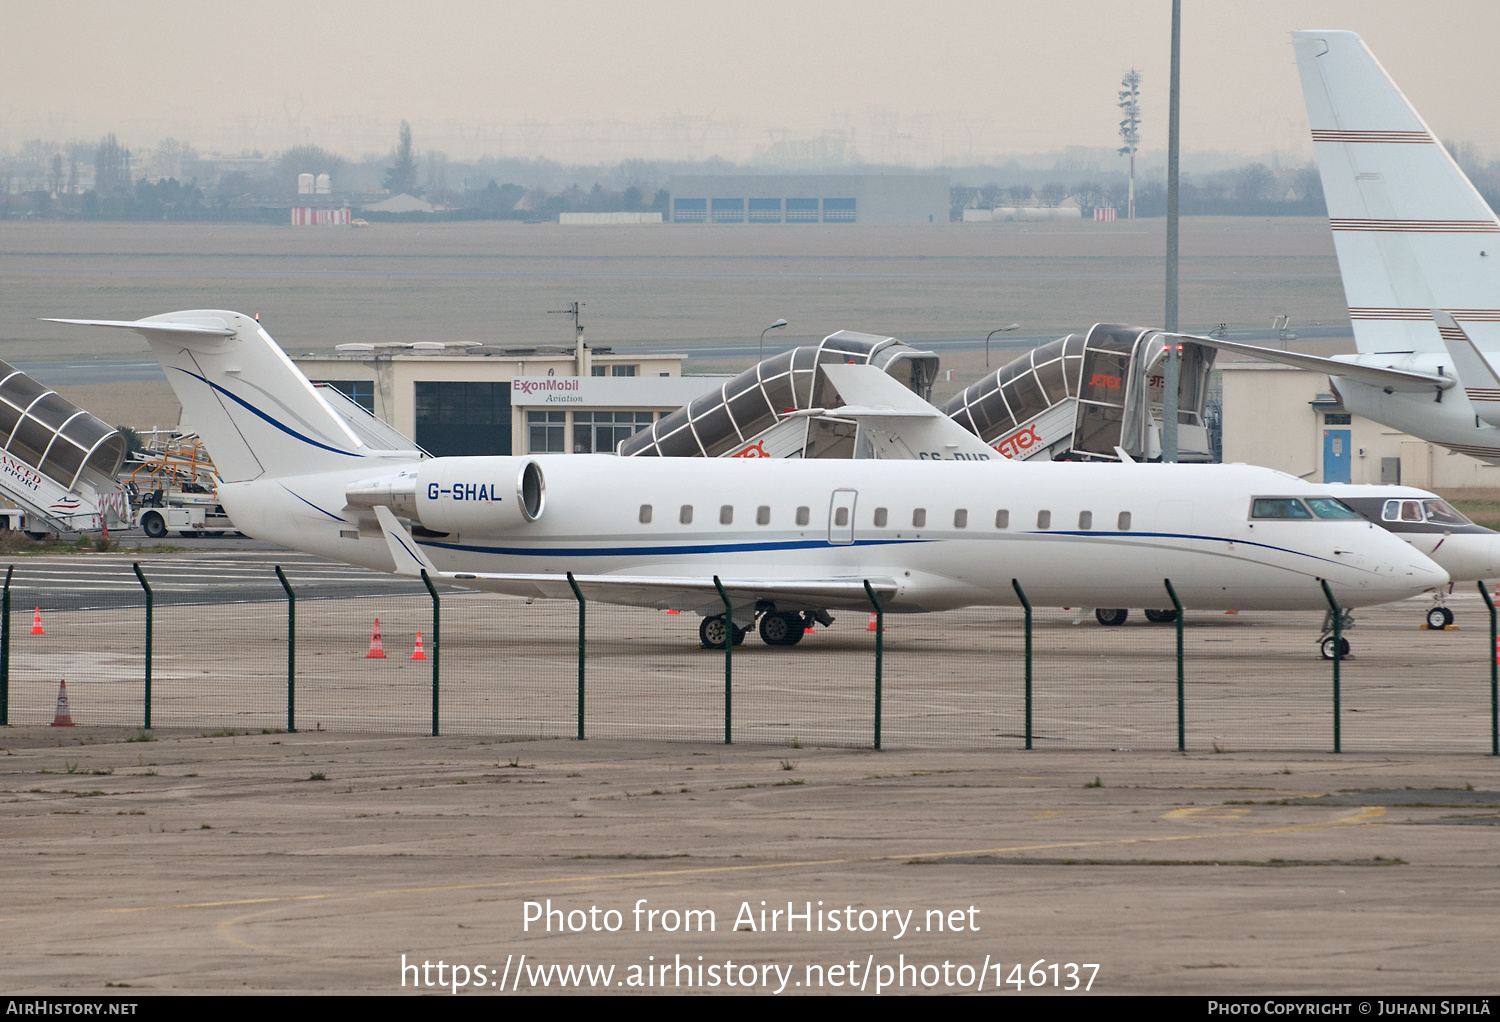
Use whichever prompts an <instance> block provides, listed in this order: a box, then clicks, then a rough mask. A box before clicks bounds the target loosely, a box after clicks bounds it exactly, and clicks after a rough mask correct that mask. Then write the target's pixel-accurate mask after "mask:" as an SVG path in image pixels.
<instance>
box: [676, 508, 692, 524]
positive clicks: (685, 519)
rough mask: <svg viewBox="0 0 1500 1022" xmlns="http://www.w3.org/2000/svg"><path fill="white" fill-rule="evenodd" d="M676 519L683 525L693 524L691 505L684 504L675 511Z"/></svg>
mask: <svg viewBox="0 0 1500 1022" xmlns="http://www.w3.org/2000/svg"><path fill="white" fill-rule="evenodd" d="M677 520H678V521H679V522H681V523H682V524H683V525H692V524H693V505H691V504H684V505H682V510H680V511H678V512H677Z"/></svg>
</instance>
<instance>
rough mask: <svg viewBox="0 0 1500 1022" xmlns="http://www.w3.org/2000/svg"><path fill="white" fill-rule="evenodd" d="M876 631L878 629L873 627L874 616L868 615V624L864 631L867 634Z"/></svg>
mask: <svg viewBox="0 0 1500 1022" xmlns="http://www.w3.org/2000/svg"><path fill="white" fill-rule="evenodd" d="M878 630H879V629H877V628H876V627H875V615H874V614H871V615H870V623H869V624H867V625H865V631H867V632H874V631H878Z"/></svg>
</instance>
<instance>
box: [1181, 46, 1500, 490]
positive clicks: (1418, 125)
mask: <svg viewBox="0 0 1500 1022" xmlns="http://www.w3.org/2000/svg"><path fill="white" fill-rule="evenodd" d="M1292 47H1293V49H1294V50H1295V52H1296V55H1297V71H1298V73H1299V74H1300V75H1301V78H1302V93H1303V98H1304V99H1305V100H1306V103H1307V119H1308V122H1309V123H1310V124H1311V126H1312V137H1313V148H1314V150H1315V151H1316V153H1317V158H1318V172H1319V174H1320V175H1321V176H1322V180H1323V195H1324V198H1325V200H1326V201H1327V203H1328V216H1329V224H1330V226H1331V227H1332V229H1333V242H1334V248H1335V249H1336V251H1337V252H1338V260H1339V271H1340V273H1341V274H1342V276H1343V280H1344V293H1345V296H1346V297H1347V299H1348V302H1349V318H1350V321H1351V323H1352V324H1353V327H1354V341H1355V346H1356V347H1357V348H1358V354H1355V355H1338V356H1335V357H1333V358H1318V357H1316V356H1312V355H1300V354H1295V353H1292V352H1286V351H1276V350H1272V349H1267V348H1260V347H1256V346H1254V345H1249V344H1239V343H1236V342H1230V341H1220V340H1216V339H1214V338H1211V337H1195V338H1193V339H1194V340H1195V341H1197V342H1198V343H1201V344H1208V345H1212V346H1214V347H1217V348H1220V349H1223V350H1226V351H1237V352H1241V353H1243V354H1250V355H1255V356H1257V357H1259V358H1264V359H1267V360H1269V361H1276V362H1284V363H1287V364H1289V365H1294V366H1298V367H1300V368H1303V369H1315V370H1319V371H1322V372H1326V373H1327V374H1328V375H1329V377H1330V380H1331V382H1332V384H1333V387H1334V389H1335V390H1336V391H1337V392H1338V394H1339V396H1340V397H1341V398H1342V399H1343V404H1344V407H1345V408H1347V409H1348V410H1350V411H1352V412H1356V413H1358V414H1360V415H1363V416H1365V417H1366V418H1370V419H1374V420H1375V421H1376V422H1381V423H1384V424H1385V425H1387V426H1391V427H1394V428H1395V429H1399V430H1401V431H1403V432H1406V433H1410V434H1412V435H1413V436H1418V437H1421V438H1422V439H1424V440H1428V441H1431V442H1432V443H1435V444H1440V445H1442V446H1443V447H1447V448H1448V449H1450V450H1453V451H1458V452H1460V453H1462V454H1469V455H1473V456H1474V457H1476V458H1481V459H1483V460H1485V461H1488V462H1491V463H1493V464H1500V375H1497V373H1496V370H1495V368H1494V365H1495V360H1496V359H1497V358H1500V220H1497V219H1496V218H1495V213H1494V211H1493V210H1491V209H1490V207H1489V205H1488V204H1487V203H1486V202H1485V201H1484V199H1483V198H1482V197H1481V196H1480V194H1479V192H1478V191H1476V190H1475V188H1474V186H1473V184H1471V183H1470V182H1469V179H1468V177H1466V176H1465V175H1464V172H1463V171H1462V170H1460V169H1459V166H1458V164H1457V163H1455V162H1454V161H1453V158H1452V157H1451V156H1450V155H1449V154H1448V151H1447V150H1446V149H1444V148H1443V146H1442V145H1441V144H1440V143H1439V142H1438V139H1437V136H1436V135H1434V134H1433V132H1432V129H1431V128H1430V127H1428V126H1427V122H1426V121H1424V120H1422V118H1421V116H1420V115H1418V113H1417V112H1416V110H1415V109H1413V108H1412V105H1411V103H1410V102H1408V101H1407V98H1406V97H1405V96H1404V95H1403V94H1402V93H1401V90H1400V89H1399V88H1397V87H1396V83H1395V82H1394V81H1392V80H1391V77H1390V75H1389V74H1387V73H1386V71H1385V68H1383V67H1381V66H1380V62H1379V61H1377V60H1376V59H1375V56H1374V54H1372V53H1371V52H1370V51H1369V49H1368V48H1367V47H1366V46H1365V44H1364V42H1363V41H1362V40H1361V39H1360V38H1359V36H1357V35H1355V34H1354V33H1353V32H1341V31H1305V32H1293V33H1292Z"/></svg>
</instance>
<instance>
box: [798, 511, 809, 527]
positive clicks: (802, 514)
mask: <svg viewBox="0 0 1500 1022" xmlns="http://www.w3.org/2000/svg"><path fill="white" fill-rule="evenodd" d="M810 517H811V515H810V513H809V512H808V510H807V508H806V507H805V506H804V507H799V508H798V509H797V524H798V525H806V524H807V523H808V520H809V518H810Z"/></svg>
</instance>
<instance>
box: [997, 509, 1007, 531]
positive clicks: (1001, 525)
mask: <svg viewBox="0 0 1500 1022" xmlns="http://www.w3.org/2000/svg"><path fill="white" fill-rule="evenodd" d="M995 528H997V529H1008V528H1010V512H1009V511H996V512H995Z"/></svg>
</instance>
